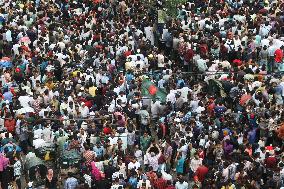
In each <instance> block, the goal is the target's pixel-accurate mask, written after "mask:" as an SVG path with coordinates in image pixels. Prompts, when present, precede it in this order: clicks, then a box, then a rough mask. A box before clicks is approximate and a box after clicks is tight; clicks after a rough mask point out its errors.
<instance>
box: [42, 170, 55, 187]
mask: <svg viewBox="0 0 284 189" xmlns="http://www.w3.org/2000/svg"><path fill="white" fill-rule="evenodd" d="M45 189H57V178H56V177H54V175H53V170H52V169H48V171H47V175H46V180H45Z"/></svg>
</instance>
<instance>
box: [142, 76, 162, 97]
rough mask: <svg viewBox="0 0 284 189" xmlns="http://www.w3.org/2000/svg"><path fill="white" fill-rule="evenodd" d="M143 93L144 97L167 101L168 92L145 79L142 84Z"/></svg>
mask: <svg viewBox="0 0 284 189" xmlns="http://www.w3.org/2000/svg"><path fill="white" fill-rule="evenodd" d="M141 94H142V96H143V97H149V98H153V99H158V100H160V101H161V102H165V101H166V97H167V93H166V91H165V90H164V89H160V88H158V87H157V86H156V85H155V84H154V83H153V82H151V81H149V80H148V79H144V80H143V82H142V86H141Z"/></svg>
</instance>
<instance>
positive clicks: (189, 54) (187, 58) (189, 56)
mask: <svg viewBox="0 0 284 189" xmlns="http://www.w3.org/2000/svg"><path fill="white" fill-rule="evenodd" d="M193 56H194V52H193V50H192V49H188V50H187V51H186V53H185V55H184V60H185V61H186V62H190V60H192V58H193Z"/></svg>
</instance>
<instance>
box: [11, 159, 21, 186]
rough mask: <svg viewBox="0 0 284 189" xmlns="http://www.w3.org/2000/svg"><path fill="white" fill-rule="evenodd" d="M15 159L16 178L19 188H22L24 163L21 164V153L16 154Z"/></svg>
mask: <svg viewBox="0 0 284 189" xmlns="http://www.w3.org/2000/svg"><path fill="white" fill-rule="evenodd" d="M14 160H15V163H14V165H13V167H14V178H15V182H16V184H17V186H18V188H21V173H22V164H21V161H20V157H19V155H15V158H14Z"/></svg>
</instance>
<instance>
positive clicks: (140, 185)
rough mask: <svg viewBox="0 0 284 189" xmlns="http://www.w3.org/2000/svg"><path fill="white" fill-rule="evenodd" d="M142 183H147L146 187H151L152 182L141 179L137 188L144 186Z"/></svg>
mask: <svg viewBox="0 0 284 189" xmlns="http://www.w3.org/2000/svg"><path fill="white" fill-rule="evenodd" d="M142 183H146V189H148V188H150V187H151V183H150V181H149V180H146V181H145V182H144V181H143V180H139V182H138V184H137V188H141V187H142Z"/></svg>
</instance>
